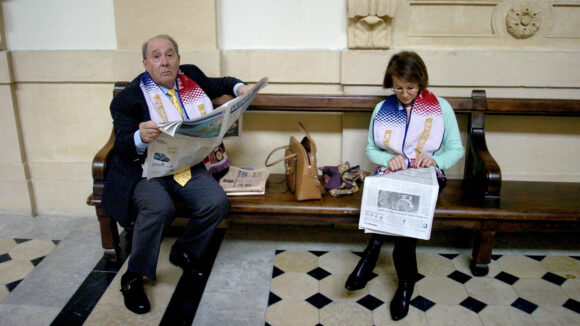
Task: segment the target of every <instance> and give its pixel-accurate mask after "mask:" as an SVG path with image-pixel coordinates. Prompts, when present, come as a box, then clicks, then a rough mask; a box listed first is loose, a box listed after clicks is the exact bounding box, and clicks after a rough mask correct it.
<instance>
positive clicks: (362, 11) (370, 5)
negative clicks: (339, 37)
mask: <svg viewBox="0 0 580 326" xmlns="http://www.w3.org/2000/svg"><path fill="white" fill-rule="evenodd" d="M395 5H396V0H348V47H349V48H351V49H357V48H358V49H388V48H389V47H390V46H391V21H392V18H393V16H394V13H395Z"/></svg>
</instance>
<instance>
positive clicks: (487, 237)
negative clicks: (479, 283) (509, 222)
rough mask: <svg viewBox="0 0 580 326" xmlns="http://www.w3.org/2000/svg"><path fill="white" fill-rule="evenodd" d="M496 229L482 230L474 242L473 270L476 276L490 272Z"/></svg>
mask: <svg viewBox="0 0 580 326" xmlns="http://www.w3.org/2000/svg"><path fill="white" fill-rule="evenodd" d="M494 236H495V231H494V230H481V231H479V232H478V234H477V235H476V236H475V240H474V243H473V254H472V255H473V260H472V262H471V266H470V267H471V272H472V273H473V275H475V276H485V275H487V273H488V272H489V266H488V264H489V263H490V262H491V249H492V247H493V237H494Z"/></svg>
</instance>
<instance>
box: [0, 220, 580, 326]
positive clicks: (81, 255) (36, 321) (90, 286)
mask: <svg viewBox="0 0 580 326" xmlns="http://www.w3.org/2000/svg"><path fill="white" fill-rule="evenodd" d="M98 232H99V228H98V224H97V222H96V219H95V218H94V217H76V218H75V217H70V218H57V217H36V218H30V217H14V216H0V238H3V239H8V240H1V241H0V249H1V250H2V251H1V253H0V257H2V258H0V262H2V263H0V280H1V281H2V282H3V283H4V284H10V285H9V287H10V290H8V288H6V286H4V287H5V288H6V291H7V294H5V295H4V296H3V297H0V299H2V298H3V300H2V302H0V325H32V326H34V325H51V324H52V325H82V324H84V325H109V324H123V325H175V324H192V325H203V326H205V325H242V326H243V325H267V324H270V325H317V324H319V325H326V326H328V325H359V324H360V325H389V324H392V323H393V322H392V321H391V320H390V316H389V312H388V302H389V301H390V298H391V296H392V295H393V292H394V289H395V288H396V280H395V278H394V270H393V267H392V262H391V249H392V246H391V245H390V244H385V245H384V246H383V251H382V253H381V257H380V260H379V264H378V266H377V268H376V269H375V273H376V274H377V276H376V277H375V278H374V279H373V280H372V281H371V282H369V285H368V286H367V287H366V288H365V289H363V290H360V291H355V292H348V291H346V290H344V281H345V279H346V276H347V275H348V273H350V271H351V270H352V268H353V266H354V265H355V264H356V261H357V259H358V256H357V254H356V253H359V252H360V251H361V250H362V249H364V245H365V242H366V236H365V235H364V234H361V232H359V231H358V230H356V229H353V228H326V227H318V226H309V227H299V226H288V225H286V226H265V225H230V226H229V227H228V228H227V229H222V230H221V231H220V234H219V236H217V237H216V242H214V244H213V245H212V249H213V250H214V255H215V261H213V259H212V261H211V263H213V269H212V270H211V274H210V276H209V279H208V280H207V284H191V283H189V282H187V280H184V279H183V278H180V274H181V273H180V270H179V268H177V267H175V266H173V265H171V264H170V263H169V262H168V261H167V255H168V248H169V246H170V245H171V243H172V241H173V239H172V238H166V239H165V240H164V243H163V250H162V252H161V254H160V261H159V270H158V280H157V281H155V282H151V281H148V282H147V283H146V291H147V292H148V294H149V296H150V299H151V303H152V312H151V313H149V314H147V315H145V316H137V315H134V314H132V313H130V312H128V311H127V310H126V309H124V307H123V303H122V300H123V299H122V295H121V293H120V292H119V275H120V273H118V271H119V270H121V272H122V271H123V269H124V268H126V267H125V266H124V265H123V264H122V261H121V262H119V263H118V264H117V265H115V266H110V265H108V264H105V263H103V260H101V256H102V251H101V249H100V238H99V233H98ZM224 233H225V234H224ZM222 236H223V240H222ZM11 239H31V240H29V241H24V242H22V241H21V240H18V241H16V242H15V241H14V240H11ZM469 239H470V234H469V233H465V232H456V231H445V232H434V234H433V236H432V239H431V240H430V241H428V242H425V241H420V242H419V247H418V260H419V272H420V273H421V275H422V276H423V277H422V278H421V280H420V281H419V282H418V283H417V284H416V288H415V294H414V299H413V304H412V307H411V310H410V312H409V315H408V316H407V317H406V318H405V319H403V320H402V321H400V322H399V323H397V324H402V325H405V324H410V325H430V326H432V325H573V324H579V323H578V320H580V318H579V317H580V313H579V311H580V308H579V301H580V284H579V283H580V279H579V277H580V261H579V260H578V257H579V256H580V246H579V243H578V240H577V235H576V234H553V235H550V234H548V235H530V234H514V235H507V234H498V235H497V237H496V242H495V247H494V248H495V249H494V254H495V256H494V260H493V261H492V263H491V264H490V273H489V275H488V276H486V277H472V276H471V274H470V272H469V268H468V267H467V266H468V263H469V254H470V243H469ZM220 241H221V243H220ZM17 242H20V244H19V245H23V246H25V245H27V243H28V246H29V247H30V248H32V247H34V248H36V249H34V250H32V249H30V248H29V249H16V248H17V247H18V244H17ZM39 250H40V251H39ZM33 252H34V253H33ZM5 253H8V255H5ZM3 254H4V255H3ZM33 256H35V257H33ZM43 256H45V257H44V258H43V259H42V260H41V261H40V262H39V263H38V264H37V265H36V267H31V266H34V263H32V264H31V263H30V261H31V260H32V261H36V262H38V260H40V259H39V258H40V257H43ZM209 256H213V255H209ZM8 257H9V258H8ZM21 258H22V259H25V260H26V259H28V262H26V264H28V266H27V267H21V268H20V267H19V268H15V269H14V270H15V271H16V272H14V273H13V272H10V273H4V272H5V271H6V270H7V268H6V267H5V266H3V265H2V264H5V263H9V264H13V263H10V261H16V260H17V259H21ZM35 259H36V260H35ZM211 263H208V266H212V264H211ZM26 264H23V266H26ZM19 273H20V274H19ZM26 273H28V274H27V275H24V274H26ZM9 274H10V275H12V276H6V275H9ZM22 277H24V279H22ZM14 282H17V283H14ZM4 293H6V292H4ZM202 293H203V294H202ZM198 303H199V305H198ZM176 316H177V317H179V318H178V319H180V321H176V319H175V317H176ZM355 316H356V317H357V318H355V319H352V317H355ZM344 318H351V319H344ZM184 321H186V322H185V323H183V322H184Z"/></svg>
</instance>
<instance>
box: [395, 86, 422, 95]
mask: <svg viewBox="0 0 580 326" xmlns="http://www.w3.org/2000/svg"><path fill="white" fill-rule="evenodd" d="M391 90H392V91H393V92H394V93H396V94H398V95H401V94H403V93H404V92H405V91H406V92H407V93H409V94H417V92H419V89H418V88H414V87H409V88H391Z"/></svg>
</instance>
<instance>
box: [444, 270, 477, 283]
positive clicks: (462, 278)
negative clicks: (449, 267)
mask: <svg viewBox="0 0 580 326" xmlns="http://www.w3.org/2000/svg"><path fill="white" fill-rule="evenodd" d="M447 277H449V278H450V279H452V280H454V281H456V282H459V283H461V284H465V283H466V282H467V281H469V280H471V276H469V275H467V274H465V273H463V272H460V271H454V272H453V273H451V274H449V275H447Z"/></svg>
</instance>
